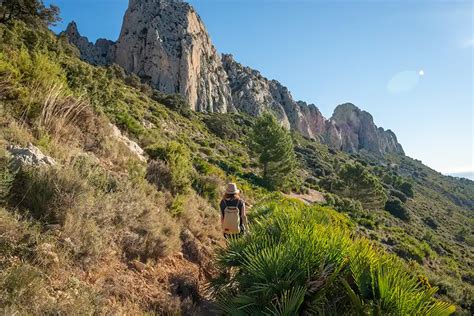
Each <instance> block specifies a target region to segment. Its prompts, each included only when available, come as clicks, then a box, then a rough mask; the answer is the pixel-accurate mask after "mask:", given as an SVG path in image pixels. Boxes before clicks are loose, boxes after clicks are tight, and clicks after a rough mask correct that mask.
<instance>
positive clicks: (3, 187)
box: [0, 155, 17, 204]
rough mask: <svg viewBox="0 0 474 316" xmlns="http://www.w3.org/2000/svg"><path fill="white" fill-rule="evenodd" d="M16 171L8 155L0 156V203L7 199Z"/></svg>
mask: <svg viewBox="0 0 474 316" xmlns="http://www.w3.org/2000/svg"><path fill="white" fill-rule="evenodd" d="M16 173H17V170H16V168H15V166H14V164H13V161H12V160H11V159H10V157H8V156H7V155H5V156H0V204H4V203H5V202H6V201H7V199H8V196H9V194H10V190H11V188H12V186H13V182H14V181H15V175H16Z"/></svg>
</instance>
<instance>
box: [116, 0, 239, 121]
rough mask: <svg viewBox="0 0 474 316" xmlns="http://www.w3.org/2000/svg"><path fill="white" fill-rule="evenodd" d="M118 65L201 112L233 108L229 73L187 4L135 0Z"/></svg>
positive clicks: (119, 49) (122, 35)
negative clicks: (178, 94) (225, 70)
mask: <svg viewBox="0 0 474 316" xmlns="http://www.w3.org/2000/svg"><path fill="white" fill-rule="evenodd" d="M115 62H116V63H117V64H119V65H120V66H122V67H123V68H124V69H125V70H126V71H128V72H132V73H135V74H137V75H139V76H140V77H142V78H145V79H147V80H148V81H149V82H150V83H151V84H152V85H153V86H154V87H155V88H157V89H158V90H161V91H163V92H166V93H180V94H182V95H183V96H185V97H186V99H187V100H188V102H189V104H190V105H191V108H192V109H193V110H196V111H207V112H221V113H224V112H227V111H229V110H232V109H233V107H232V102H231V98H230V90H229V86H228V84H227V75H226V73H225V72H224V70H223V68H222V63H221V59H220V56H219V55H218V54H217V52H216V49H215V48H214V46H213V45H212V43H211V39H210V37H209V35H208V33H207V31H206V28H205V27H204V24H203V23H202V21H201V19H200V17H199V16H198V14H197V13H196V11H195V10H194V9H193V8H192V7H191V6H190V5H189V4H187V3H185V2H181V1H169V0H131V1H130V3H129V7H128V9H127V12H126V13H125V17H124V20H123V25H122V30H121V33H120V37H119V40H118V42H117V44H116V52H115Z"/></svg>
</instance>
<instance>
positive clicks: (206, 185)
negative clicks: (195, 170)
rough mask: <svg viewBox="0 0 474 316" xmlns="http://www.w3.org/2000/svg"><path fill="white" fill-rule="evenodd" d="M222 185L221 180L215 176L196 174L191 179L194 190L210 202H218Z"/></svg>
mask: <svg viewBox="0 0 474 316" xmlns="http://www.w3.org/2000/svg"><path fill="white" fill-rule="evenodd" d="M223 186H224V183H223V181H222V180H221V179H220V178H218V177H216V176H198V177H197V178H196V179H194V181H193V188H194V190H196V192H197V193H198V194H199V195H200V196H202V197H203V198H205V199H207V200H208V201H209V202H211V203H212V204H216V203H217V202H218V200H219V198H220V196H221V190H222V187H223Z"/></svg>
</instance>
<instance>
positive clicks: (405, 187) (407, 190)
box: [399, 182, 415, 198]
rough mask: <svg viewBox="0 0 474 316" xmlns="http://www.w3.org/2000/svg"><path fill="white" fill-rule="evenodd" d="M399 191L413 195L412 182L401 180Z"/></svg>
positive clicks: (409, 195)
mask: <svg viewBox="0 0 474 316" xmlns="http://www.w3.org/2000/svg"><path fill="white" fill-rule="evenodd" d="M399 189H400V191H402V192H403V193H404V194H405V195H406V196H408V197H410V198H412V197H413V196H415V193H414V192H413V184H411V183H410V182H403V183H402V184H401V185H400V187H399Z"/></svg>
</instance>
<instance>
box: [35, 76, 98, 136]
mask: <svg viewBox="0 0 474 316" xmlns="http://www.w3.org/2000/svg"><path fill="white" fill-rule="evenodd" d="M88 106H89V105H88V103H87V102H85V101H83V100H82V99H81V98H76V97H74V96H73V95H71V94H70V93H67V92H66V90H65V89H64V87H63V86H62V85H57V84H53V85H51V86H50V88H49V89H48V92H47V94H46V96H45V98H44V101H43V104H42V108H41V113H40V115H39V126H40V127H43V128H44V129H45V130H46V131H48V132H49V133H50V134H52V135H59V134H60V133H61V131H62V130H63V128H64V127H66V126H67V125H70V124H74V123H76V122H77V120H78V119H79V118H80V114H81V113H82V112H83V111H84V110H85V109H86V108H87V107H88Z"/></svg>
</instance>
